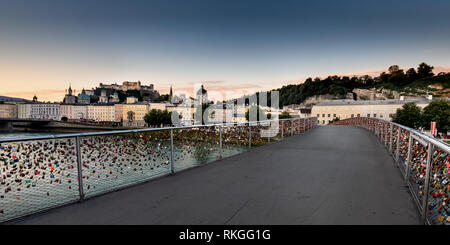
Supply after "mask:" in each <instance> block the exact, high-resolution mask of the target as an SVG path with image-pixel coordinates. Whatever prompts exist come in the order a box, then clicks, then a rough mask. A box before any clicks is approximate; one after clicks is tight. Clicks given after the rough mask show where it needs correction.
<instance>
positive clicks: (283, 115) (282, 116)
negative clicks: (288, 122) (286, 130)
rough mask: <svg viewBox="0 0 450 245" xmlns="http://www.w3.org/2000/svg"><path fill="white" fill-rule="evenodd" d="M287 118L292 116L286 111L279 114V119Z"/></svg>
mask: <svg viewBox="0 0 450 245" xmlns="http://www.w3.org/2000/svg"><path fill="white" fill-rule="evenodd" d="M288 118H292V116H291V115H290V114H289V112H287V111H283V112H281V114H280V115H279V119H288Z"/></svg>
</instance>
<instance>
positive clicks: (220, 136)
mask: <svg viewBox="0 0 450 245" xmlns="http://www.w3.org/2000/svg"><path fill="white" fill-rule="evenodd" d="M222 130H223V126H219V159H220V160H222Z"/></svg>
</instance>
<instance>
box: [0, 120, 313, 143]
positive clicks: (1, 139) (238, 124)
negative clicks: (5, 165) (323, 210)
mask: <svg viewBox="0 0 450 245" xmlns="http://www.w3.org/2000/svg"><path fill="white" fill-rule="evenodd" d="M298 119H307V118H293V119H278V120H263V121H255V122H231V123H213V124H198V125H189V126H177V127H161V128H144V129H126V130H111V131H105V132H88V133H73V134H55V135H43V136H26V137H14V138H0V143H7V142H17V141H32V140H49V139H64V138H73V137H77V136H79V137H85V136H101V135H113V134H126V133H144V132H151V131H163V130H171V129H172V130H177V129H192V128H205V127H217V126H246V125H250V126H255V125H257V124H264V123H272V122H277V121H293V120H298Z"/></svg>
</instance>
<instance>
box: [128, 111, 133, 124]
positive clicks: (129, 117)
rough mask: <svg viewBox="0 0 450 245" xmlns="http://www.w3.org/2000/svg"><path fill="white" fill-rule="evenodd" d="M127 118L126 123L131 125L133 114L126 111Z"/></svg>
mask: <svg viewBox="0 0 450 245" xmlns="http://www.w3.org/2000/svg"><path fill="white" fill-rule="evenodd" d="M127 116H128V122H130V123H131V122H133V121H134V112H133V111H128V112H127Z"/></svg>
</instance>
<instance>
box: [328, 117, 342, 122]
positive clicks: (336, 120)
mask: <svg viewBox="0 0 450 245" xmlns="http://www.w3.org/2000/svg"><path fill="white" fill-rule="evenodd" d="M340 120H341V118H340V117H335V118H333V120H331V121H330V122H329V123H334V122H338V121H340Z"/></svg>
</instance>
